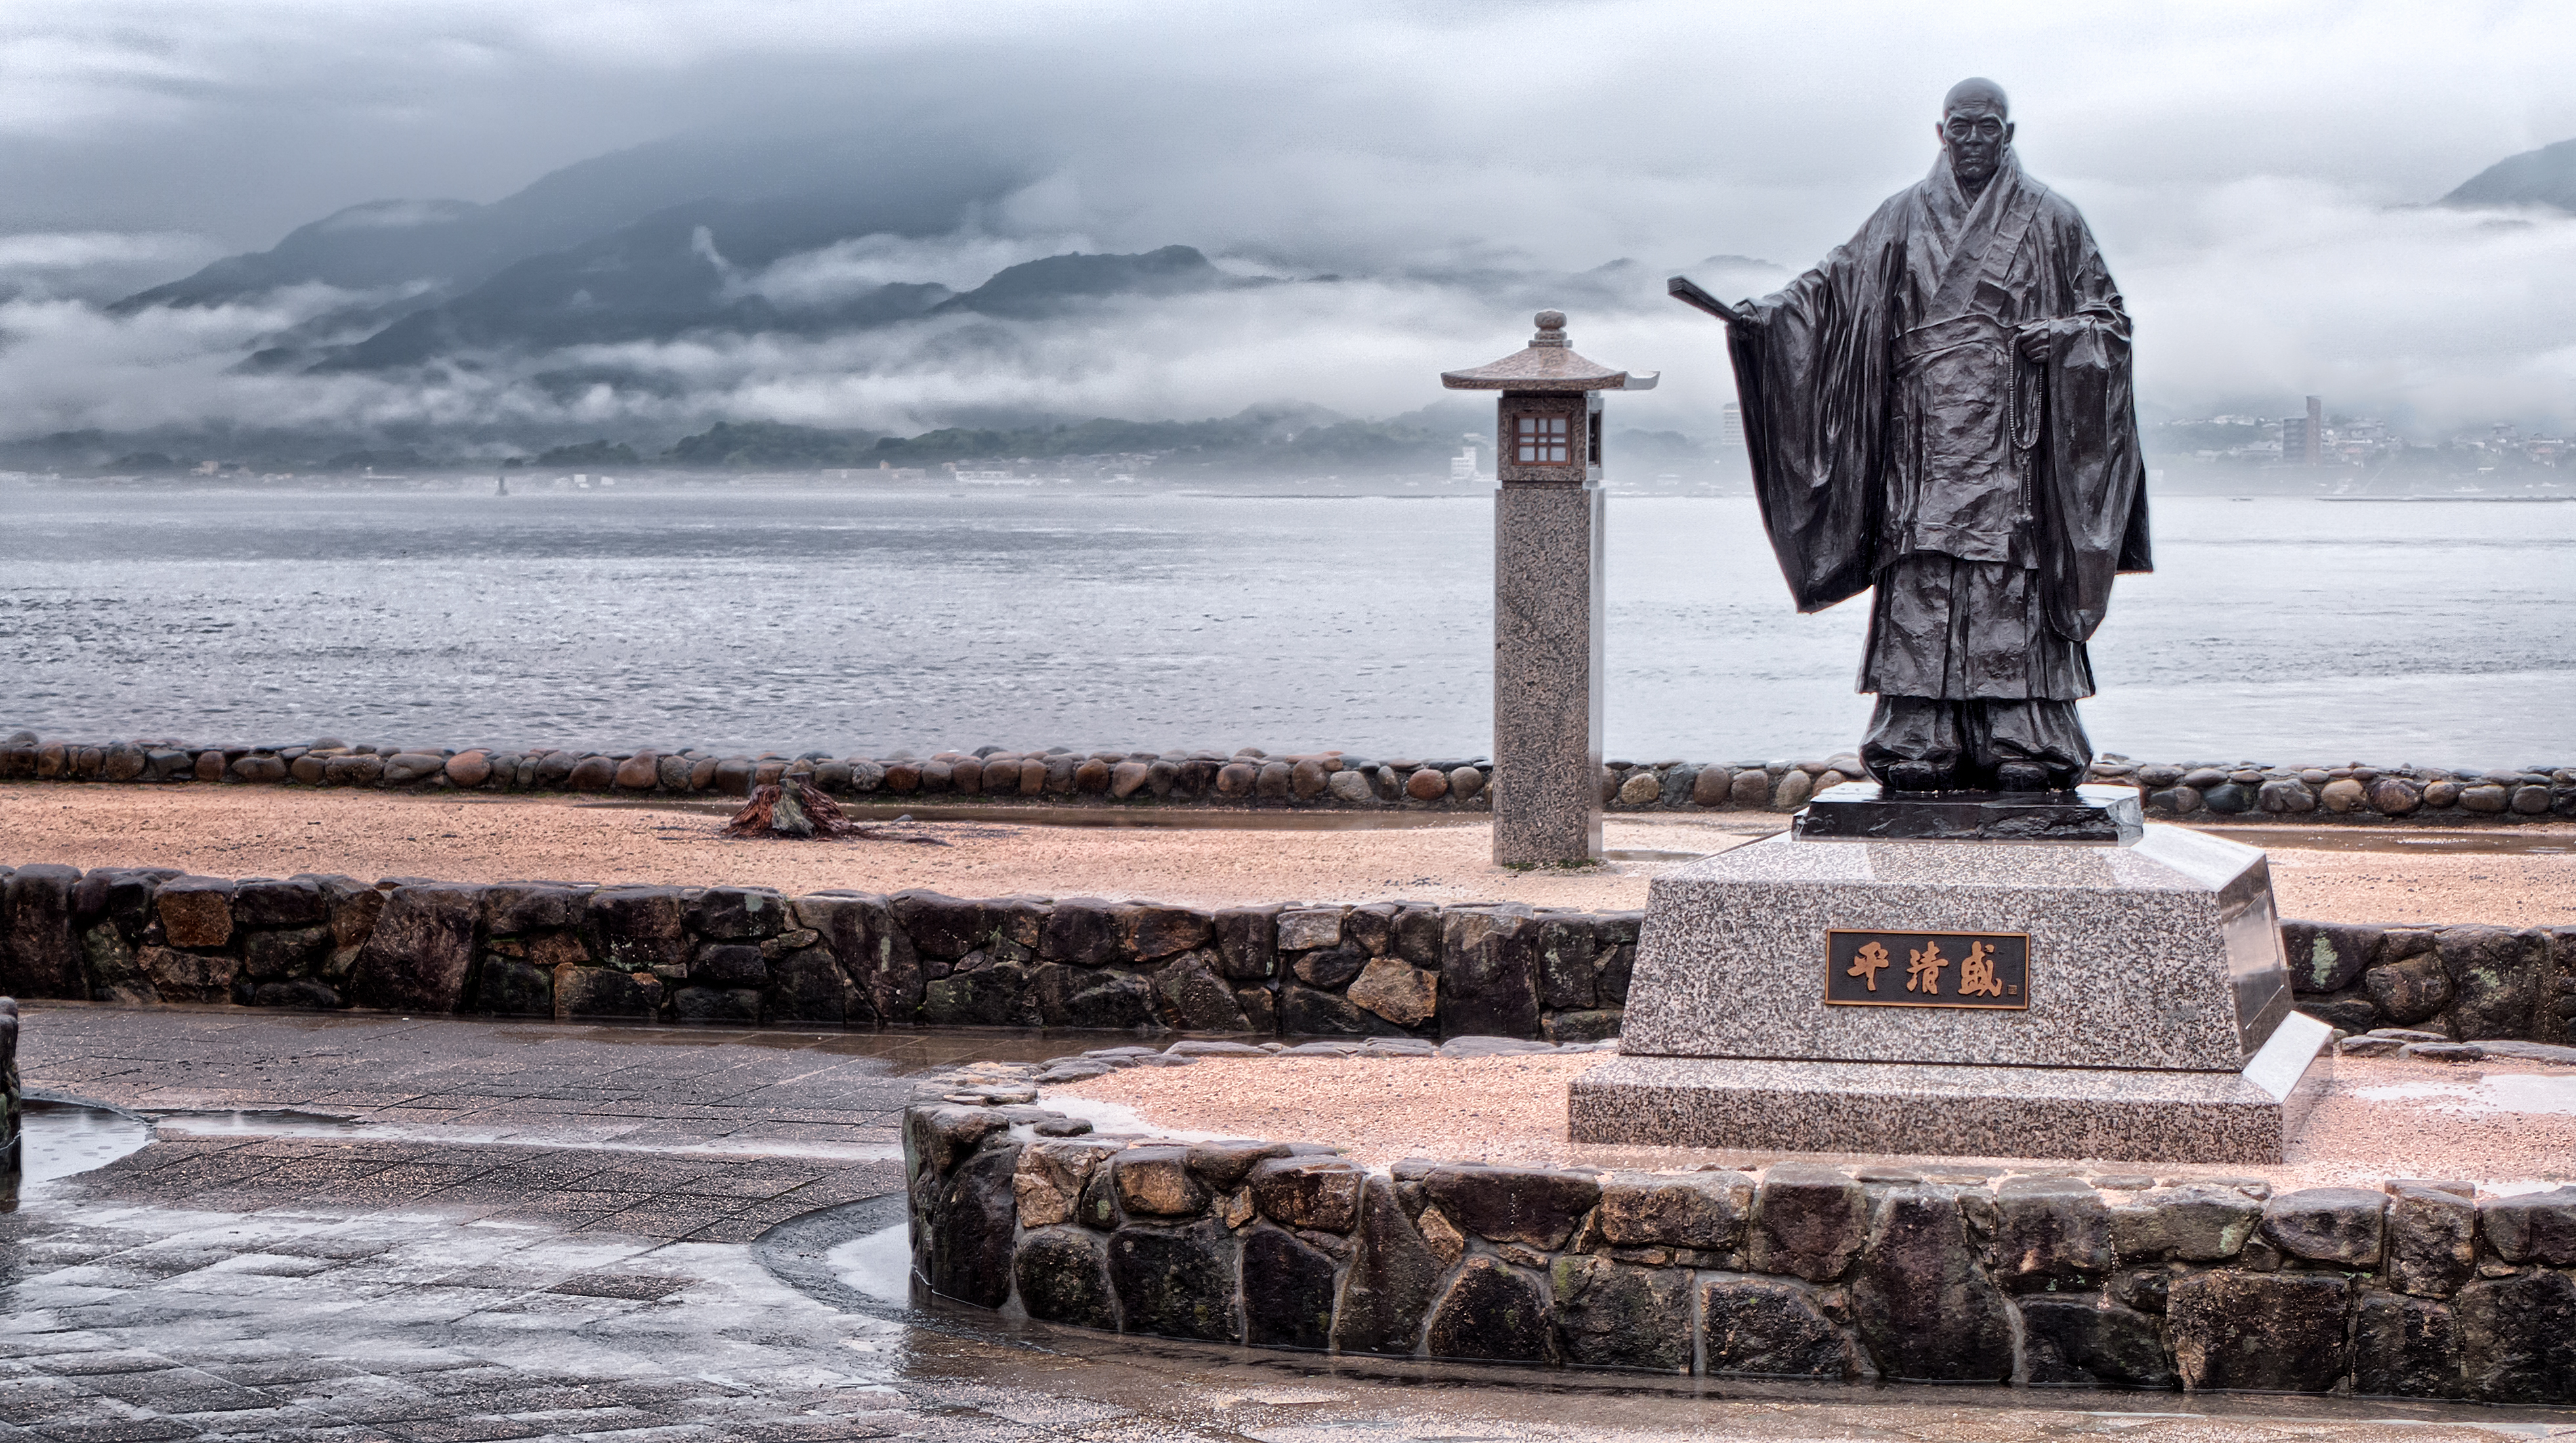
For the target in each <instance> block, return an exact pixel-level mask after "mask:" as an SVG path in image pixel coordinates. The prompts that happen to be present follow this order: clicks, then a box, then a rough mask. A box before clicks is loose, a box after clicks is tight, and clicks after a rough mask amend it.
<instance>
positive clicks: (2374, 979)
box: [0, 864, 2576, 1042]
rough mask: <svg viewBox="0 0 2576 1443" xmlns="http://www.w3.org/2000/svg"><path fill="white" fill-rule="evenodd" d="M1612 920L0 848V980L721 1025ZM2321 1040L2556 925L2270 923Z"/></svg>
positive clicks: (1472, 953)
mask: <svg viewBox="0 0 2576 1443" xmlns="http://www.w3.org/2000/svg"><path fill="white" fill-rule="evenodd" d="M1643 916H1644V914H1642V913H1638V912H1597V913H1596V912H1567V911H1547V910H1538V909H1534V908H1531V907H1527V906H1523V905H1520V904H1517V903H1499V904H1488V905H1480V906H1442V905H1438V904H1434V903H1427V902H1374V903H1369V904H1366V905H1363V906H1340V905H1312V906H1309V905H1303V904H1297V903H1282V904H1274V905H1269V906H1259V907H1227V908H1216V909H1202V908H1191V907H1169V906H1163V905H1161V904H1158V903H1153V902H1112V901H1104V900H1101V899H1099V898H1088V897H1065V898H1053V899H1050V898H1044V897H991V898H982V899H961V898H956V897H947V896H942V895H940V894H939V893H936V892H926V891H910V892H898V893H896V894H895V895H893V896H891V897H882V896H876V895H873V894H869V893H861V892H821V893H816V894H814V895H812V896H805V897H788V896H783V895H781V894H780V893H777V892H774V891H770V890H768V889H766V888H759V887H705V888H699V887H643V886H611V887H599V886H592V885H589V884H582V883H564V882H507V883H494V884H489V885H483V884H467V883H453V882H434V881H425V880H421V879H416V878H386V879H384V880H382V881H378V882H375V883H372V884H370V883H366V882H361V881H358V880H356V879H355V878H351V877H342V876H326V875H315V874H306V875H301V876H296V877H290V878H285V879H282V880H281V879H271V878H242V879H232V878H223V877H193V876H186V875H182V874H180V873H178V872H176V871H173V870H170V869H166V868H113V867H109V868H99V869H96V870H93V871H90V872H87V873H83V872H81V871H79V870H77V869H75V868H71V867H63V866H54V865H46V864H37V865H32V866H25V867H19V868H16V869H14V871H13V870H12V869H9V868H6V867H0V992H9V993H14V994H15V995H17V996H19V997H26V998H67V999H79V998H88V999H94V1000H98V1001H106V1002H125V1003H153V1002H199V1003H203V1002H232V1003H237V1004H241V1005H245V1006H254V1007H300V1008H340V1007H348V1006H352V1005H355V1006H362V1007H379V1008H386V1009H390V1010H397V1011H407V1012H424V1011H425V1012H438V1013H458V1012H464V1013H482V1014H488V1015H494V1016H532V1017H552V1018H557V1019H561V1020H565V1021H572V1020H579V1019H583V1018H635V1019H641V1020H657V1021H680V1022H721V1023H726V1024H730V1025H736V1026H757V1025H761V1024H771V1023H774V1024H790V1025H797V1026H816V1025H821V1026H857V1027H871V1026H995V1027H1081V1028H1112V1029H1127V1028H1145V1029H1170V1030H1173V1031H1180V1032H1204V1033H1252V1034H1256V1035H1261V1036H1322V1037H1330V1036H1376V1037H1429V1038H1439V1037H1456V1036H1467V1035H1475V1036H1498V1037H1524V1038H1545V1039H1548V1040H1550V1041H1557V1042H1589V1041H1594V1040H1598V1039H1600V1038H1605V1037H1614V1036H1617V1035H1618V1033H1619V1024H1620V1014H1621V1009H1622V1008H1624V1007H1625V1006H1626V1004H1627V1000H1628V976H1629V972H1630V970H1631V969H1632V968H1633V967H1634V966H1635V964H1636V954H1637V929H1638V925H1639V923H1640V922H1641V921H1642V920H1643ZM2282 942H2283V945H2284V947H2285V949H2286V951H2287V954H2288V956H2289V957H2290V959H2291V966H2292V972H2293V980H2294V983H2295V985H2296V987H2297V989H2298V991H2299V994H2300V997H2299V1005H2300V1006H2301V1007H2303V1008H2304V1009H2305V1010H2307V1011H2309V1012H2312V1013H2315V1014H2316V1015H2317V1016H2319V1017H2322V1018H2324V1019H2325V1020H2326V1021H2328V1022H2330V1023H2332V1024H2333V1025H2335V1026H2337V1027H2339V1028H2342V1029H2343V1030H2345V1031H2347V1032H2354V1033H2359V1032H2366V1031H2370V1030H2373V1029H2376V1028H2380V1027H2385V1026H2403V1027H2408V1028H2414V1029H2419V1030H2424V1031H2427V1032H2435V1033H2439V1034H2441V1035H2443V1036H2445V1037H2448V1038H2451V1039H2455V1040H2462V1041H2470V1040H2498V1039H2511V1040H2521V1041H2531V1042H2576V927H2561V928H2556V929H2548V930H2541V929H2533V930H2526V931H2514V930H2510V929H2506V928H2498V927H2445V928H2374V927H2351V926H2339V925H2332V924H2326V923H2314V922H2288V923H2284V924H2283V926H2282Z"/></svg>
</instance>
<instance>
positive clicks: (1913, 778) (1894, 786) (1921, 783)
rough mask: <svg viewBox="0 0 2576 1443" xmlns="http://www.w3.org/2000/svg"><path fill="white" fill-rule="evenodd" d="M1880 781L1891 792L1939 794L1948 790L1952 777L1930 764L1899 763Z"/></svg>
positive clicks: (1889, 768) (1889, 769) (1888, 769)
mask: <svg viewBox="0 0 2576 1443" xmlns="http://www.w3.org/2000/svg"><path fill="white" fill-rule="evenodd" d="M1879 780H1880V781H1881V782H1883V783H1885V784H1886V786H1887V789H1888V790H1889V791H1891V792H1938V791H1943V790H1946V788H1947V784H1948V782H1949V780H1950V776H1949V773H1947V772H1944V771H1942V770H1941V769H1940V768H1939V767H1936V766H1934V765H1932V764H1931V763H1930V762H1897V763H1895V764H1894V765H1892V766H1890V767H1888V768H1887V769H1886V770H1885V772H1883V773H1882V774H1881V775H1880V777H1879Z"/></svg>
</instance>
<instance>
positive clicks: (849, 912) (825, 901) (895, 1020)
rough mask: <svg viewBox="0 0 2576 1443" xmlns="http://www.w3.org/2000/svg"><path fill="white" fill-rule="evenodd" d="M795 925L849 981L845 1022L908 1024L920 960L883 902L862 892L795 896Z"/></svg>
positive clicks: (915, 1005) (915, 1007)
mask: <svg viewBox="0 0 2576 1443" xmlns="http://www.w3.org/2000/svg"><path fill="white" fill-rule="evenodd" d="M789 912H790V914H791V916H792V917H793V919H794V920H795V922H796V923H797V925H799V926H801V927H804V928H807V929H809V930H811V931H813V932H814V933H816V934H817V935H818V936H819V937H820V938H821V939H822V946H823V949H824V950H825V951H827V952H829V953H830V954H831V956H832V960H833V961H834V962H835V963H836V964H838V965H839V967H840V969H841V974H842V976H844V977H845V978H847V979H848V981H849V985H850V988H851V995H852V1001H853V1003H854V1004H855V1009H854V1010H852V1011H851V1012H850V1013H849V1014H848V1020H850V1021H854V1022H855V1021H864V1022H878V1023H884V1024H888V1025H892V1026H909V1025H911V1024H912V1023H913V1022H915V1021H916V1020H917V1018H918V1014H919V1012H920V1009H921V987H922V975H921V960H920V957H919V955H918V954H917V953H916V952H915V951H914V949H913V944H912V936H911V934H910V933H909V932H907V931H906V930H905V929H904V928H903V926H902V925H901V924H900V923H899V922H897V921H896V919H895V914H894V910H893V907H892V906H891V904H890V903H889V902H888V900H887V899H886V898H883V897H879V896H874V895H870V894H866V893H854V894H847V895H837V896H836V895H829V894H826V895H820V896H812V897H799V898H797V899H796V900H795V901H794V902H793V903H791V904H789Z"/></svg>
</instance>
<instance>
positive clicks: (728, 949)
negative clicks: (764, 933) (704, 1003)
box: [688, 942, 769, 987]
mask: <svg viewBox="0 0 2576 1443" xmlns="http://www.w3.org/2000/svg"><path fill="white" fill-rule="evenodd" d="M688 980H689V982H690V984H691V985H693V986H698V987H765V986H767V985H769V962H768V960H767V959H766V958H763V957H762V956H761V955H760V949H759V948H758V947H754V946H751V945H749V944H747V943H742V942H708V943H704V944H702V945H701V946H700V947H699V948H698V950H697V953H696V955H694V956H692V957H691V958H690V959H689V970H688Z"/></svg>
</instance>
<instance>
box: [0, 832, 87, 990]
mask: <svg viewBox="0 0 2576 1443" xmlns="http://www.w3.org/2000/svg"><path fill="white" fill-rule="evenodd" d="M80 881H81V873H80V870H79V869H78V868H76V867H64V866H57V865H55V864H53V863H50V862H38V863H35V864H33V865H30V866H25V867H20V868H18V869H17V870H16V871H15V872H12V873H10V874H9V877H8V880H7V882H6V883H0V992H6V993H7V994H8V995H9V996H12V997H19V998H30V997H47V998H61V999H65V1000H73V999H78V998H82V997H86V996H88V995H89V988H88V985H87V983H86V981H85V979H84V978H83V977H82V975H81V949H80V946H79V944H78V943H77V942H76V941H75V939H74V938H73V936H72V889H73V888H74V887H76V886H78V885H79V884H80Z"/></svg>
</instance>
